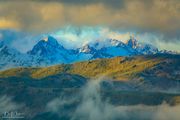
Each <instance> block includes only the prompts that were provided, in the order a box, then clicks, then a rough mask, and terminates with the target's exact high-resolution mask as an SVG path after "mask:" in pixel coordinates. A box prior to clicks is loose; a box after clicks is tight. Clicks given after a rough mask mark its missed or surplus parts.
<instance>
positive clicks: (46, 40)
mask: <svg viewBox="0 0 180 120" xmlns="http://www.w3.org/2000/svg"><path fill="white" fill-rule="evenodd" d="M40 42H44V43H46V44H49V45H53V46H58V45H59V43H58V42H57V40H56V39H55V38H54V37H52V36H47V37H45V38H43V39H42V40H41V41H40Z"/></svg>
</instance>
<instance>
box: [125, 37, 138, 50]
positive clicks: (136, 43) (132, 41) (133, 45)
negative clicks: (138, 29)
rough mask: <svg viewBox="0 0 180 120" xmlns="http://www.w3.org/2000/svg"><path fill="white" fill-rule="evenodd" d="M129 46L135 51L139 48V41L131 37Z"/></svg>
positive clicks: (128, 42)
mask: <svg viewBox="0 0 180 120" xmlns="http://www.w3.org/2000/svg"><path fill="white" fill-rule="evenodd" d="M127 45H128V46H129V47H131V48H134V49H135V48H137V47H138V41H137V40H136V39H135V38H134V37H133V36H131V37H130V39H129V40H128V41H127Z"/></svg>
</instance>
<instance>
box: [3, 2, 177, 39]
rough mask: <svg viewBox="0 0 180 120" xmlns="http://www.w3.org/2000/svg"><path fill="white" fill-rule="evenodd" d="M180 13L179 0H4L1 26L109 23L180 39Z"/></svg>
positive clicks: (46, 28) (33, 27) (33, 28)
mask: <svg viewBox="0 0 180 120" xmlns="http://www.w3.org/2000/svg"><path fill="white" fill-rule="evenodd" d="M179 14H180V2H179V1H178V0H152V1H149V0H132V1H127V0H51V1H50V0H28V1H22V0H15V1H10V0H8V1H5V0H1V4H0V28H2V29H4V28H13V29H18V30H23V31H24V30H26V31H31V32H44V31H45V32H46V31H52V30H56V29H59V28H60V27H62V26H66V25H75V26H107V27H110V28H113V29H118V30H124V31H136V32H154V33H162V34H163V35H164V36H165V37H166V38H167V39H166V40H169V38H171V40H172V39H174V40H179V37H180V36H179V29H180V22H179V21H180V16H179ZM171 40H169V41H171Z"/></svg>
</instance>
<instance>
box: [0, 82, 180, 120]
mask: <svg viewBox="0 0 180 120" xmlns="http://www.w3.org/2000/svg"><path fill="white" fill-rule="evenodd" d="M100 82H101V81H100V80H91V81H90V82H89V83H88V84H87V85H86V86H84V87H83V88H82V89H81V92H80V94H79V95H77V96H69V97H63V96H59V97H58V98H56V99H53V100H52V101H50V102H49V103H47V105H46V107H45V108H46V109H45V111H44V112H51V113H54V114H57V115H58V116H59V118H66V119H69V120H179V119H180V114H179V113H180V105H177V106H170V105H168V104H166V103H163V104H161V105H157V106H148V105H142V104H139V105H121V106H115V105H112V104H111V103H110V102H109V101H108V100H105V101H104V100H102V97H101V95H100ZM134 99H136V98H134ZM80 101H81V102H80ZM21 107H22V105H20V104H17V103H15V102H13V101H12V99H11V97H7V96H2V97H0V113H3V112H5V111H10V110H16V109H20V108H21ZM63 116H65V117H63Z"/></svg>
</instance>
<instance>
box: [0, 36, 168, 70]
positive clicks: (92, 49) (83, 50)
mask: <svg viewBox="0 0 180 120" xmlns="http://www.w3.org/2000/svg"><path fill="white" fill-rule="evenodd" d="M107 42H108V43H109V46H102V47H99V46H100V44H101V42H95V43H93V44H85V45H82V47H80V48H77V49H67V48H65V47H64V46H63V45H61V44H59V43H58V41H57V40H56V39H55V38H53V37H52V36H48V37H47V38H44V39H42V40H40V41H39V42H38V43H37V44H35V45H34V47H33V48H32V50H30V51H28V52H27V53H21V52H19V51H17V50H16V49H14V48H11V47H10V46H8V45H7V44H5V43H4V41H1V42H0V56H1V57H0V63H1V64H0V69H8V68H13V67H20V66H24V67H29V66H49V65H55V64H62V63H65V64H67V63H74V62H79V61H85V60H93V59H98V58H112V57H116V56H134V55H150V54H156V53H160V51H159V50H158V48H156V47H154V46H153V45H150V44H143V43H139V42H138V41H137V40H136V39H135V38H133V37H131V38H130V39H129V40H128V41H127V43H124V42H122V41H119V40H115V39H108V40H107ZM164 52H167V51H164Z"/></svg>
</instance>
